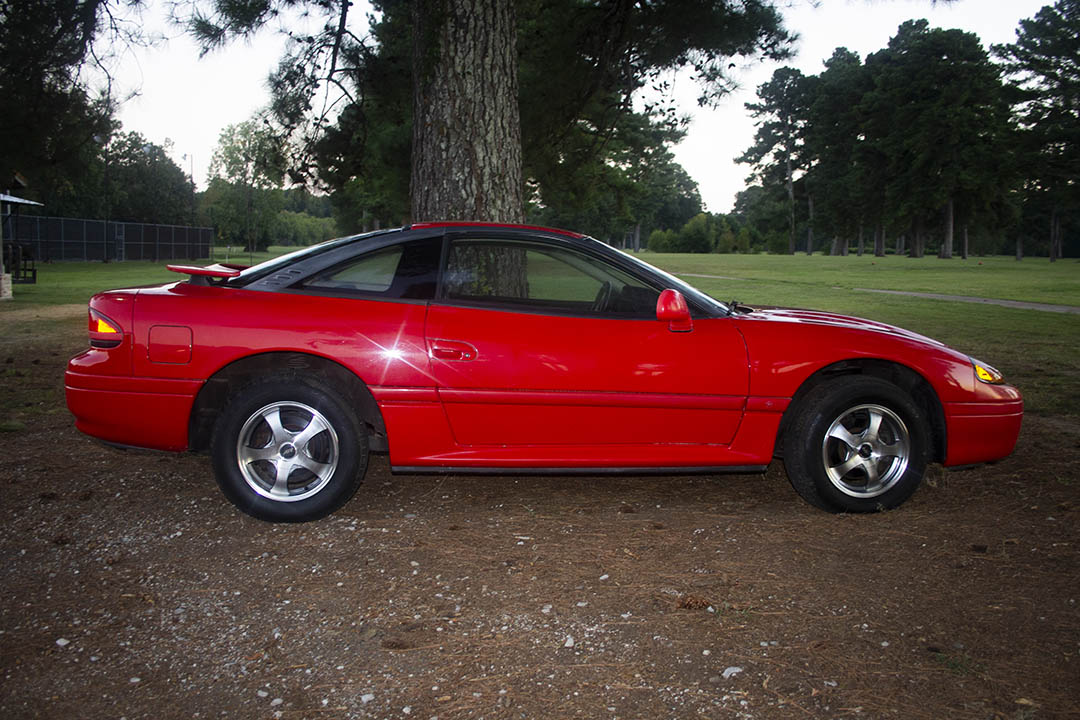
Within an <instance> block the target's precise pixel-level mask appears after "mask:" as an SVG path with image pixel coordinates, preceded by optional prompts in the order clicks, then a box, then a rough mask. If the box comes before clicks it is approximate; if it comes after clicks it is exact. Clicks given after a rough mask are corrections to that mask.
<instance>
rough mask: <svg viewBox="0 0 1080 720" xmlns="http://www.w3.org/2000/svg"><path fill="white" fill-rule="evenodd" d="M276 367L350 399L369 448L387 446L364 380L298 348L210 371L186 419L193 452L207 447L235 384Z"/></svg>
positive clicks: (380, 449)
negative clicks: (326, 386)
mask: <svg viewBox="0 0 1080 720" xmlns="http://www.w3.org/2000/svg"><path fill="white" fill-rule="evenodd" d="M280 371H287V372H292V373H301V374H307V375H311V376H312V377H314V378H316V379H317V380H320V381H321V382H323V383H325V384H326V385H328V386H330V387H331V388H333V389H334V390H336V391H337V392H339V393H341V395H342V396H343V397H345V398H347V399H349V400H350V401H351V402H352V406H353V408H354V409H355V410H356V413H357V416H358V417H359V419H360V421H361V422H363V423H364V424H365V425H366V426H367V429H368V443H369V449H370V450H372V451H374V452H385V451H386V450H387V448H388V447H389V446H388V444H387V439H386V424H385V423H384V422H383V417H382V412H381V411H380V410H379V405H378V403H376V402H375V396H374V395H372V394H371V391H370V390H369V389H368V387H367V385H366V384H365V383H364V381H363V380H361V379H360V378H359V377H358V376H357V375H356V373H354V372H353V371H352V370H349V369H348V368H347V367H345V366H344V365H341V364H340V363H338V362H335V361H333V360H330V359H327V358H325V357H321V356H319V355H312V354H309V353H301V352H266V353H259V354H257V355H249V356H247V357H244V358H240V359H238V360H234V361H233V362H231V363H229V364H228V365H225V366H224V367H222V368H221V369H220V370H218V371H217V372H215V373H214V374H213V375H211V376H210V377H209V378H208V379H207V380H206V382H205V383H203V386H202V388H201V389H200V390H199V394H198V395H196V397H195V402H194V404H193V406H192V409H191V416H190V418H189V420H188V438H189V443H188V446H189V448H190V449H191V450H193V451H195V452H205V451H207V450H208V449H209V448H210V439H211V434H212V433H213V429H214V423H215V422H216V421H217V418H218V416H219V415H220V414H221V411H222V409H223V408H224V407H225V403H226V402H228V399H229V395H230V393H231V392H232V391H233V390H234V389H235V388H237V387H239V386H241V385H244V384H246V383H247V382H249V381H251V380H253V379H255V378H258V377H264V376H266V375H267V374H270V373H274V372H280Z"/></svg>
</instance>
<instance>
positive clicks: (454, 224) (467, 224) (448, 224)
mask: <svg viewBox="0 0 1080 720" xmlns="http://www.w3.org/2000/svg"><path fill="white" fill-rule="evenodd" d="M428 228H490V229H492V230H536V231H539V232H545V233H553V234H555V235H565V236H566V237H570V238H574V239H576V240H580V239H582V238H585V237H588V236H587V235H582V234H581V233H576V232H572V231H570V230H561V229H559V228H550V227H543V226H542V225H523V224H519V223H494V222H471V221H442V222H422V223H413V224H412V225H409V226H407V227H405V228H403V229H405V230H410V229H411V230H425V229H428Z"/></svg>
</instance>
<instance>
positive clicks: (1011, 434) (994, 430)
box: [944, 385, 1024, 467]
mask: <svg viewBox="0 0 1080 720" xmlns="http://www.w3.org/2000/svg"><path fill="white" fill-rule="evenodd" d="M995 389H996V390H997V391H998V392H999V393H1000V394H1001V395H1002V397H1001V398H1000V399H998V400H992V401H986V402H951V403H945V424H946V427H947V437H948V452H947V453H946V455H945V462H944V465H945V466H946V467H949V466H955V465H971V464H974V463H983V462H991V461H993V460H1000V459H1001V458H1003V457H1005V456H1007V455H1009V454H1010V453H1011V452H1012V451H1013V448H1015V447H1016V440H1017V438H1018V437H1019V435H1020V423H1021V421H1022V420H1023V417H1024V401H1023V400H1022V399H1021V398H1020V393H1019V392H1018V391H1017V390H1016V389H1015V388H1012V387H1010V386H1008V385H1004V386H996V388H995Z"/></svg>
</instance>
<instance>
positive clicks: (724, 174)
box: [116, 0, 1049, 212]
mask: <svg viewBox="0 0 1080 720" xmlns="http://www.w3.org/2000/svg"><path fill="white" fill-rule="evenodd" d="M783 4H784V5H785V6H786V7H785V11H784V15H785V21H786V25H787V27H788V28H789V29H791V30H793V31H795V32H797V33H799V35H800V39H799V42H798V43H797V44H796V46H795V50H796V56H795V57H794V58H792V59H790V60H788V61H785V62H784V63H766V62H756V63H752V64H748V65H747V66H745V67H739V68H737V69H736V70H735V72H736V73H737V74H736V78H737V80H738V82H739V86H740V87H739V89H738V90H737V91H736V92H734V93H732V94H730V95H728V96H727V97H725V98H724V99H723V100H722V101H721V102H720V103H719V104H718V106H717V107H715V108H700V107H698V105H697V97H698V94H699V93H698V89H697V87H696V86H695V84H694V83H693V81H692V80H690V79H688V78H687V77H685V76H676V77H675V78H674V81H675V82H674V91H673V92H674V93H675V99H676V104H677V106H678V107H679V109H680V111H681V112H682V113H684V114H687V115H690V116H691V121H690V124H689V127H688V133H687V136H686V138H685V139H684V140H683V141H682V142H681V143H680V144H679V145H678V146H676V147H675V148H674V153H675V158H676V160H677V161H678V162H680V163H681V164H682V165H683V167H684V168H686V170H687V172H688V173H689V174H690V176H691V177H692V178H694V180H696V181H697V183H698V187H699V189H700V191H701V197H702V200H703V202H704V203H705V206H706V208H707V209H708V210H709V211H711V212H729V211H730V210H731V208H732V205H733V203H734V201H735V195H736V194H737V193H738V192H739V191H740V190H742V189H743V188H744V186H745V178H746V176H747V175H748V174H749V168H748V167H747V166H746V165H740V164H738V163H736V162H735V161H734V159H735V158H736V157H737V156H739V155H740V154H742V153H743V152H744V151H745V150H746V148H748V147H749V146H750V145H751V143H752V142H753V139H754V131H755V128H754V121H753V119H752V118H751V117H750V115H749V113H748V112H747V110H746V108H745V104H746V103H747V102H753V101H754V100H755V98H756V95H755V90H756V88H757V86H758V85H760V84H762V83H764V82H767V81H768V79H769V78H770V77H771V76H772V73H773V71H774V70H775V69H776V68H777V67H780V65H782V64H783V65H791V66H794V67H797V68H798V69H800V70H801V71H802V72H803V73H804V74H807V75H812V74H817V73H820V72H821V71H822V70H823V69H824V65H823V62H824V60H826V59H827V58H829V57H830V56H831V55H832V53H833V50H834V49H835V48H837V47H846V48H848V49H849V50H852V51H854V52H857V53H859V55H860V56H862V57H863V58H865V57H866V55H868V54H870V53H873V52H876V51H877V50H880V49H881V48H883V47H885V46H886V44H888V41H889V38H890V37H892V36H893V35H894V34H895V33H896V29H897V28H898V27H899V26H900V24H901V23H903V22H904V21H906V20H910V19H912V18H926V19H928V20H929V21H930V25H931V27H942V28H960V29H962V30H966V31H969V32H973V33H975V34H976V35H978V36H979V38H980V39H981V40H982V41H983V44H984V45H987V46H989V45H990V44H993V43H1007V42H1012V41H1013V40H1014V39H1015V37H1016V28H1017V26H1018V24H1019V21H1020V20H1021V19H1023V18H1030V17H1033V16H1034V15H1035V14H1036V13H1037V12H1038V11H1039V9H1040V8H1042V7H1043V6H1044V5H1047V4H1049V0H955V1H954V2H950V3H946V2H937V3H934V2H932V0H785V1H784V2H783ZM162 5H164V3H160V2H152V3H150V6H151V7H150V9H149V10H148V11H147V12H146V15H145V17H144V23H145V26H146V28H147V29H150V30H154V31H158V32H161V33H163V34H164V35H166V36H167V37H168V40H167V41H166V42H164V43H162V44H160V45H159V46H158V47H155V48H147V49H139V50H134V51H128V52H127V53H125V54H124V55H123V56H122V57H121V59H120V64H119V66H118V69H117V72H116V77H117V84H118V86H119V89H120V91H121V92H124V93H130V92H137V93H138V94H137V96H135V97H134V98H133V99H130V100H128V101H126V102H125V103H124V104H123V105H122V106H121V109H120V112H119V117H120V121H121V122H122V123H123V127H124V130H128V131H130V130H135V131H138V132H139V133H141V134H142V135H143V136H144V137H145V138H146V139H147V140H149V141H150V142H154V143H157V144H160V145H165V144H166V142H167V141H168V142H169V143H171V146H170V148H169V152H170V155H171V156H172V157H173V159H174V160H175V161H176V162H177V164H179V165H180V166H181V167H182V168H183V169H184V170H185V172H193V174H194V177H195V182H196V184H197V185H198V186H199V188H200V189H202V188H205V186H206V176H207V169H208V167H209V164H210V158H211V156H212V154H213V152H214V148H215V147H216V146H217V143H218V138H219V136H220V134H221V131H222V130H223V129H224V128H225V127H227V126H228V125H232V124H235V123H239V122H243V121H244V120H247V119H249V118H250V117H251V116H252V114H254V113H255V112H256V111H257V110H258V109H259V108H261V107H263V106H264V105H266V103H267V102H268V100H269V95H268V92H267V89H266V76H267V74H268V73H269V71H270V70H271V69H272V68H274V67H275V66H276V65H277V61H278V59H279V58H280V57H281V54H282V51H283V49H284V46H285V41H284V39H283V37H282V36H281V35H280V34H279V33H276V32H273V31H272V30H265V31H263V32H262V33H261V34H260V35H258V36H257V37H256V38H254V39H253V40H252V41H251V42H236V43H232V44H230V45H228V46H226V47H225V48H223V49H220V50H216V51H214V52H212V53H210V54H208V55H206V56H204V57H202V58H200V57H199V52H198V48H197V46H196V45H195V43H193V42H192V41H191V40H190V39H189V38H187V37H186V36H184V35H183V33H182V32H181V31H180V30H178V29H176V28H175V27H171V26H169V24H168V23H167V22H166V21H165V19H164V18H163V17H159V16H157V15H155V14H154V13H155V11H160V8H161V6H162ZM365 6H366V3H364V2H356V3H354V8H353V10H352V11H351V13H352V17H354V18H359V17H362V16H364V15H366V13H367V9H366V7H365ZM354 31H355V29H354ZM358 34H359V33H358Z"/></svg>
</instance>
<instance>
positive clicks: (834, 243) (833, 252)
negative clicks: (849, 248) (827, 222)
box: [829, 235, 840, 256]
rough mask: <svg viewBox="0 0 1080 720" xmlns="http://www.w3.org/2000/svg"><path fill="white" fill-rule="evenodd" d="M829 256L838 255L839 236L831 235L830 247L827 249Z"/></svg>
mask: <svg viewBox="0 0 1080 720" xmlns="http://www.w3.org/2000/svg"><path fill="white" fill-rule="evenodd" d="M829 254H830V255H834V256H835V255H839V254H840V236H839V235H833V237H832V247H830V248H829Z"/></svg>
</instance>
